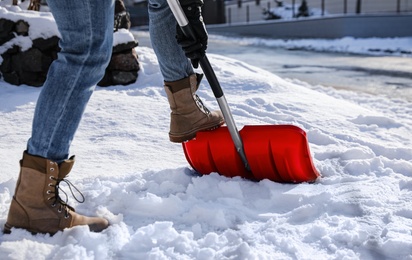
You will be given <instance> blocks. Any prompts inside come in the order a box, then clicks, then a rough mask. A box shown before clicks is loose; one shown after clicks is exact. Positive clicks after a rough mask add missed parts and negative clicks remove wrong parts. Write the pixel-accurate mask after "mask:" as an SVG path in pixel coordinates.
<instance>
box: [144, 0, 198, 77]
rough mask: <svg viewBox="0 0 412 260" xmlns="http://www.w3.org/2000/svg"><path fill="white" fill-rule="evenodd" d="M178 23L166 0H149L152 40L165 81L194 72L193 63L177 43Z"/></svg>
mask: <svg viewBox="0 0 412 260" xmlns="http://www.w3.org/2000/svg"><path fill="white" fill-rule="evenodd" d="M176 24H177V23H176V20H175V18H174V16H173V14H172V12H171V11H170V8H169V6H168V4H167V1H166V0H149V30H150V40H151V42H152V46H153V50H154V52H155V53H156V56H157V59H158V61H159V67H160V71H161V73H162V75H163V79H164V80H165V81H176V80H179V79H182V78H185V77H187V76H189V75H191V74H193V67H192V64H191V63H190V61H189V60H188V59H187V58H186V56H185V54H184V52H183V50H182V48H181V47H180V45H178V44H177V41H176Z"/></svg>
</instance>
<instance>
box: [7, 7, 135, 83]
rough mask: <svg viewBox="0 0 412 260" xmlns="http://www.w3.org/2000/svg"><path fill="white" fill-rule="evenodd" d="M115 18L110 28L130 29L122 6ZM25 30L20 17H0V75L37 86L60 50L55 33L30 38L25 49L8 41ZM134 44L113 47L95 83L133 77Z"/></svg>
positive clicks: (25, 26) (24, 34)
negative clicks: (45, 36)
mask: <svg viewBox="0 0 412 260" xmlns="http://www.w3.org/2000/svg"><path fill="white" fill-rule="evenodd" d="M116 19H117V22H115V28H114V31H118V30H119V29H127V30H129V29H130V21H128V13H127V12H126V11H125V10H122V8H121V6H120V8H117V9H116ZM115 21H116V20H115ZM119 21H121V22H119ZM45 22H48V21H45ZM29 30H30V25H29V24H28V23H27V22H26V21H24V20H19V21H17V22H14V21H10V20H7V19H5V18H1V17H0V47H5V48H6V51H4V52H3V53H2V54H1V57H2V59H3V61H2V63H1V64H0V77H1V79H2V80H4V81H6V82H8V83H10V84H13V85H21V84H25V85H29V86H34V87H38V86H42V85H43V83H44V81H45V80H46V76H47V71H48V69H49V67H50V64H51V63H52V62H53V60H55V59H56V58H57V53H58V52H59V51H60V48H59V46H58V42H59V37H58V36H52V37H50V38H47V39H43V38H38V39H34V40H33V41H32V46H31V47H30V48H29V49H27V50H22V47H21V46H18V45H16V44H11V43H10V42H11V40H12V39H13V38H15V37H18V36H23V37H24V36H28V35H29ZM132 38H133V37H132ZM137 45H138V42H137V41H136V40H135V39H133V40H131V41H129V42H127V43H121V44H119V45H117V46H114V47H113V54H112V58H111V61H110V64H109V65H108V67H107V68H106V73H105V76H104V78H103V79H102V80H101V81H100V82H99V83H98V85H99V86H110V85H127V84H131V83H134V82H135V81H136V80H137V77H138V71H139V69H140V67H139V61H138V56H137V54H136V51H135V49H134V48H135V47H136V46H137Z"/></svg>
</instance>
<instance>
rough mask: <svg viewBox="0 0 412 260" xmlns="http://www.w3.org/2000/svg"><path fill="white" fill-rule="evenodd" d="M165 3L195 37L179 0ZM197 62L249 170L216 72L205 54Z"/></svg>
mask: <svg viewBox="0 0 412 260" xmlns="http://www.w3.org/2000/svg"><path fill="white" fill-rule="evenodd" d="M167 3H168V4H169V7H170V9H171V10H172V13H173V15H174V17H175V19H176V21H177V23H178V24H179V26H180V28H181V29H182V31H183V33H184V34H185V35H186V36H189V37H191V38H192V39H196V36H195V34H194V33H193V30H192V28H191V27H190V24H189V21H188V20H187V17H186V15H185V13H184V12H183V9H182V6H181V5H180V2H179V0H167ZM199 64H200V67H201V68H202V70H203V73H204V74H205V76H206V78H207V80H208V82H209V84H210V87H211V88H212V91H213V94H214V96H215V98H216V100H217V102H218V104H219V107H220V110H221V111H222V114H223V117H224V119H225V121H226V125H227V127H228V130H229V132H230V136H231V137H232V140H233V143H234V145H235V147H236V151H237V152H238V153H239V156H240V158H241V159H242V162H243V163H244V165H245V168H246V169H247V170H248V171H249V170H250V168H249V163H248V161H247V158H246V154H245V151H244V149H243V142H242V139H241V138H240V134H239V131H238V129H237V127H236V124H235V120H234V119H233V116H232V113H231V112H230V108H229V105H228V103H227V101H226V98H225V96H224V94H223V90H222V88H221V86H220V83H219V81H218V80H217V77H216V74H215V72H214V70H213V68H212V66H211V65H210V62H209V60H208V58H207V56H206V55H205V56H204V57H202V58H201V59H200V60H199Z"/></svg>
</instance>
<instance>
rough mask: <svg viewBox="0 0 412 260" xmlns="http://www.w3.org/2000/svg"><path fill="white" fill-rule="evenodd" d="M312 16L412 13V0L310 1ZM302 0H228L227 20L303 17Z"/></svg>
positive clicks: (230, 21) (308, 3) (308, 0)
mask: <svg viewBox="0 0 412 260" xmlns="http://www.w3.org/2000/svg"><path fill="white" fill-rule="evenodd" d="M306 2H307V5H308V8H309V15H310V16H325V15H337V14H342V15H345V14H379V13H382V14H383V13H386V14H387V13H399V14H400V13H406V12H412V0H306ZM301 4H302V0H287V1H279V0H236V1H228V2H226V7H225V9H226V21H227V23H235V22H251V21H260V20H264V19H279V18H283V19H285V18H286V19H299V18H300V16H299V15H298V14H299V7H300V6H301Z"/></svg>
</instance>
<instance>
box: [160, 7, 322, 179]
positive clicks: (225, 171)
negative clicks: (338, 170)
mask: <svg viewBox="0 0 412 260" xmlns="http://www.w3.org/2000/svg"><path fill="white" fill-rule="evenodd" d="M167 2H168V4H169V7H170V9H171V10H172V13H173V15H174V17H175V18H176V21H177V23H178V24H179V26H180V28H181V29H182V31H183V33H184V34H185V35H186V36H189V37H192V38H193V39H195V35H194V33H193V30H192V28H191V27H190V24H189V22H188V20H187V18H186V16H185V14H184V12H183V10H182V7H181V5H180V3H179V0H167ZM199 64H200V67H201V68H202V70H203V73H204V74H205V76H206V78H207V80H208V82H209V84H210V86H211V88H212V91H213V94H214V96H215V98H216V100H217V102H218V104H219V107H220V109H221V111H222V114H223V117H224V119H225V121H226V125H227V126H226V127H225V126H222V127H219V128H217V129H215V130H212V131H200V132H198V133H197V134H196V137H195V138H194V139H192V140H189V141H187V142H184V143H183V144H182V145H183V150H184V153H185V156H186V159H187V161H188V162H189V164H190V165H191V166H192V167H193V169H194V170H195V171H197V172H199V173H200V174H210V173H212V172H217V173H219V174H221V175H224V176H227V177H235V176H240V177H244V178H247V179H252V180H263V179H269V180H272V181H275V182H282V183H299V182H313V181H315V180H316V179H317V178H318V177H319V173H318V171H317V170H316V168H315V167H314V165H313V162H312V159H311V155H310V151H309V145H308V140H307V137H306V133H305V131H303V130H302V129H301V128H299V127H297V126H293V125H261V126H260V125H254V126H244V127H243V128H242V129H241V130H240V131H238V130H237V127H236V124H235V121H234V119H233V116H232V113H231V112H230V109H229V106H228V103H227V101H226V98H225V96H224V94H223V91H222V88H221V86H220V84H219V81H218V80H217V77H216V75H215V73H214V70H213V68H212V66H211V65H210V62H209V60H208V58H207V56H206V55H205V56H204V57H203V58H202V59H200V61H199Z"/></svg>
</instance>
